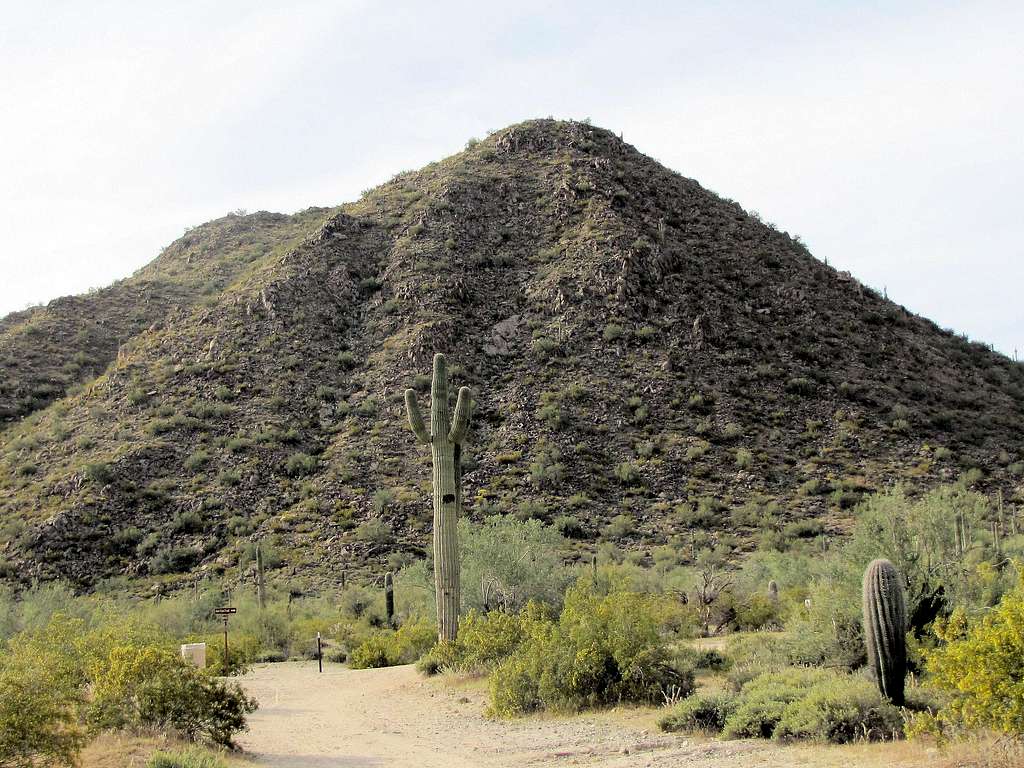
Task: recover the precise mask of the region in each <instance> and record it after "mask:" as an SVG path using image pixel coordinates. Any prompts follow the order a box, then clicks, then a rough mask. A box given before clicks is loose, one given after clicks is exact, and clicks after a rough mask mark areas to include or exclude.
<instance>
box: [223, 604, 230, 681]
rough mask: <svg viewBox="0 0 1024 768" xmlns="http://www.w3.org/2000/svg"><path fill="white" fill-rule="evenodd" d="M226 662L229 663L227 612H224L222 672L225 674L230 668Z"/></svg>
mask: <svg viewBox="0 0 1024 768" xmlns="http://www.w3.org/2000/svg"><path fill="white" fill-rule="evenodd" d="M228 664H229V659H228V617H227V614H225V615H224V674H225V675H226V674H227V673H228V670H229V669H230V667H229V666H228Z"/></svg>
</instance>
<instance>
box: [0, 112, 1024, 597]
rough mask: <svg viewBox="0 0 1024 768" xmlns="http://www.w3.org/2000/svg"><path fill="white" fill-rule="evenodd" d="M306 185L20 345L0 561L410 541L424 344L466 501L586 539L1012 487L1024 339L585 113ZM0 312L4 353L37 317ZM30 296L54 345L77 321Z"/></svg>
mask: <svg viewBox="0 0 1024 768" xmlns="http://www.w3.org/2000/svg"><path fill="white" fill-rule="evenodd" d="M316 215H321V216H322V218H321V221H322V223H321V224H320V225H319V226H317V227H315V230H314V231H313V232H312V233H311V234H310V235H309V236H308V237H305V238H304V239H303V238H301V237H300V234H301V232H302V231H303V226H307V225H310V224H311V223H312V222H313V221H314V220H315V218H316V217H315V215H314V214H313V213H309V214H307V215H306V217H305V218H304V219H302V222H303V223H302V225H301V226H300V225H299V224H298V223H297V222H296V221H295V219H294V217H291V218H289V217H284V218H286V219H288V221H287V223H285V222H283V221H282V222H280V229H279V230H274V229H273V227H272V226H269V227H260V226H259V223H258V221H261V220H262V219H259V220H258V221H253V218H254V217H239V220H238V221H231V222H228V223H227V224H224V223H223V222H224V221H225V220H221V223H220V224H218V223H217V222H215V223H213V224H211V225H208V226H210V227H217V226H228V227H232V226H235V227H243V228H244V227H245V226H248V225H250V224H251V225H252V226H254V227H257V228H258V229H259V230H260V231H261V232H262V233H263V234H262V235H261V243H262V245H261V250H260V251H259V253H260V255H259V256H258V257H254V258H245V259H242V258H239V259H238V260H237V266H238V267H239V268H238V269H235V270H233V271H231V270H226V271H225V272H224V274H223V275H222V276H221V277H220V278H219V279H218V280H217V281H214V282H211V280H210V279H209V278H206V277H203V276H200V275H198V274H195V272H194V267H193V266H192V265H191V264H189V262H188V261H187V255H186V254H187V253H188V250H189V249H188V247H187V245H186V244H185V243H184V240H185V239H183V240H182V241H178V243H176V244H174V245H172V246H171V247H170V248H169V249H168V250H167V251H166V252H165V253H164V255H163V256H162V257H161V259H160V260H158V261H157V262H154V264H153V265H152V267H153V268H156V267H157V266H158V265H159V269H155V270H154V275H159V274H163V275H166V274H173V273H174V272H177V273H178V274H179V275H181V276H189V279H190V280H192V283H194V284H195V285H196V286H202V287H200V288H198V289H190V290H191V293H190V294H189V295H191V296H193V299H192V300H191V301H185V300H181V301H174V302H171V303H172V304H173V307H172V308H171V309H170V310H169V313H168V310H167V307H166V304H167V302H163V303H161V302H160V301H155V300H147V299H146V298H145V297H143V298H141V299H140V298H139V297H138V295H136V294H131V293H122V294H119V297H120V298H118V300H117V302H114V304H115V305H116V306H115V307H114V309H113V310H112V312H113V313H114V315H115V316H116V317H118V318H120V319H121V320H122V321H124V323H125V325H124V330H125V331H126V332H125V335H124V336H122V337H119V340H120V352H119V353H118V352H117V350H118V346H117V344H116V343H113V345H112V344H111V342H110V340H109V338H107V342H105V343H106V346H105V347H104V349H105V350H106V352H105V355H106V357H105V358H104V357H102V356H100V357H97V360H98V361H99V362H100V364H102V363H103V362H104V361H106V362H107V363H108V364H107V365H106V367H105V368H104V370H103V371H102V373H100V374H99V375H97V376H95V377H91V378H90V376H91V369H85V368H83V369H81V370H79V371H76V372H75V376H77V377H81V379H80V380H83V385H82V386H81V387H79V388H76V389H74V390H72V391H70V392H68V393H67V394H66V396H64V397H62V398H61V399H58V400H55V401H54V402H52V403H50V404H49V405H47V399H48V398H54V397H59V396H60V395H61V394H62V393H64V392H65V391H66V388H67V383H68V380H70V379H68V378H61V377H59V376H57V375H56V374H55V373H54V372H55V371H58V370H63V369H62V368H59V367H58V366H56V364H52V365H51V364H47V365H45V366H44V365H42V364H39V365H37V366H36V367H35V368H34V369H33V370H34V371H35V372H37V374H38V377H37V378H38V383H36V384H35V385H34V386H42V385H43V384H46V383H49V382H51V381H52V382H53V385H52V386H53V390H52V391H51V392H50V393H49V394H47V395H46V396H45V397H35V396H33V397H32V399H31V401H25V400H24V398H21V399H17V398H16V400H17V402H18V403H22V405H16V406H11V405H8V406H7V407H8V411H9V412H12V413H14V414H15V415H20V414H24V413H28V412H31V413H30V415H27V416H24V415H20V417H19V418H18V419H17V420H16V421H15V422H13V423H11V424H10V426H8V428H7V429H6V430H4V431H3V432H0V456H2V459H0V462H2V463H0V467H2V476H0V526H2V527H0V557H2V558H4V559H5V560H6V561H7V562H8V566H7V569H6V570H7V571H8V573H9V574H10V575H12V576H14V577H17V578H22V579H27V578H35V577H38V578H44V579H45V578H55V577H62V578H69V579H71V580H73V581H75V582H76V583H78V584H81V585H82V586H89V585H92V584H95V583H96V582H97V580H99V579H105V578H115V577H119V578H124V577H129V578H143V579H150V578H154V577H155V578H159V579H162V580H168V581H183V580H188V579H191V578H195V574H201V573H205V572H209V571H215V572H221V571H224V570H228V571H229V572H234V569H235V567H236V566H237V565H240V564H241V565H244V564H245V562H246V553H247V548H248V547H249V542H251V541H252V540H253V539H255V538H257V537H273V539H274V541H275V542H276V548H277V549H278V550H279V552H280V553H281V554H282V556H283V560H284V564H286V565H287V566H289V567H290V572H291V573H292V574H293V575H292V578H293V579H294V580H296V581H298V582H302V583H307V584H311V585H314V586H315V585H322V584H324V583H327V582H331V581H334V580H337V579H338V578H339V574H340V572H341V571H342V570H359V569H365V568H370V567H378V566H379V564H381V563H382V562H384V561H385V560H386V559H388V557H389V556H390V557H391V558H392V559H394V558H395V557H401V556H405V557H418V556H422V554H423V553H424V545H425V544H426V542H427V537H428V535H429V525H430V509H429V503H430V502H429V494H428V493H427V492H426V491H427V488H428V487H429V457H428V456H427V455H426V454H425V453H424V452H423V451H421V450H420V447H419V446H417V445H416V444H415V442H414V441H413V440H412V439H411V437H410V435H409V434H408V431H407V429H406V427H405V424H404V416H403V415H402V406H401V393H402V390H403V389H404V387H406V386H409V385H412V386H415V387H417V388H418V389H420V390H421V391H425V390H426V388H427V386H428V384H429V381H428V377H427V374H428V372H429V365H430V358H431V356H432V354H433V353H434V352H435V351H443V352H446V353H447V354H448V355H449V358H450V360H451V362H452V364H453V368H454V371H453V380H454V383H455V384H463V383H465V384H469V385H470V386H472V387H473V388H474V391H475V399H476V402H477V405H476V410H475V424H474V428H473V435H472V445H471V446H470V449H469V455H468V457H467V459H466V471H465V474H464V477H465V482H466V484H467V486H466V494H465V498H466V499H467V513H468V514H470V515H471V516H473V517H477V518H478V517H481V516H483V515H486V514H490V513H494V512H510V513H515V514H517V515H520V516H524V517H525V516H532V517H541V518H543V519H548V520H557V522H558V524H559V525H560V527H562V528H563V530H565V531H566V532H567V533H569V534H571V535H572V536H574V537H576V538H577V539H578V540H579V546H580V548H581V549H590V548H592V547H593V546H595V544H596V542H597V541H599V540H614V541H616V542H617V543H618V544H620V545H621V546H625V547H627V548H632V549H635V550H637V551H638V552H639V553H640V554H641V556H643V553H645V552H649V547H650V546H651V545H652V544H660V543H663V542H665V541H675V542H685V541H691V540H695V539H698V538H700V539H702V540H713V541H715V540H721V541H725V540H729V541H732V542H733V543H735V544H737V545H738V546H739V547H740V548H741V549H742V548H743V547H744V546H746V544H747V543H749V542H751V541H752V537H753V536H754V535H755V534H756V532H757V531H758V530H759V529H760V528H763V527H768V528H781V527H782V526H783V525H785V524H786V523H789V522H792V521H799V520H812V521H821V523H820V525H823V526H824V528H825V531H826V532H839V531H841V530H842V526H843V523H844V519H845V517H846V515H847V512H846V510H848V509H849V507H850V506H851V505H852V504H854V503H855V502H856V501H857V500H858V499H859V498H860V497H861V495H862V494H864V493H866V492H868V491H870V490H872V489H875V488H878V487H880V486H883V485H885V484H888V483H891V482H895V481H907V482H911V483H916V484H920V485H930V484H934V483H937V482H940V481H945V480H950V479H954V478H956V477H957V476H959V475H960V474H961V473H962V472H963V471H965V470H967V469H971V468H978V469H981V470H982V473H981V474H980V475H979V473H974V474H973V476H972V480H975V481H977V482H978V483H979V484H980V485H981V487H983V488H986V489H994V488H996V487H1000V488H1003V489H1004V490H1005V491H1006V493H1007V497H1008V498H1010V499H1015V498H1018V497H1019V495H1020V493H1021V490H1020V488H1019V486H1018V483H1019V475H1020V471H1021V469H1024V464H1021V463H1020V461H1021V458H1022V457H1021V455H1020V450H1021V449H1020V446H1021V439H1022V437H1024V427H1022V424H1024V421H1022V416H1024V368H1022V367H1021V366H1019V365H1016V364H1014V363H1012V362H1010V361H1009V360H1007V359H1006V358H1004V357H1002V356H999V355H996V354H993V353H992V352H990V351H989V350H988V349H986V348H985V347H984V346H982V345H979V344H970V343H967V342H965V341H964V340H963V339H961V338H958V337H957V336H954V335H953V334H951V333H948V332H945V331H942V330H940V329H939V328H937V327H936V326H935V325H934V324H932V323H931V322H929V321H927V320H924V319H922V318H920V317H917V316H914V315H912V314H911V313H909V312H907V311H906V310H905V309H903V308H902V307H899V306H896V305H894V304H893V303H891V302H888V301H885V300H883V299H882V298H881V297H880V296H878V295H877V294H875V293H874V292H872V291H870V290H869V289H866V288H864V287H863V286H861V285H860V284H859V283H857V282H856V281H855V280H854V279H852V278H851V277H850V276H849V275H844V274H841V273H837V272H836V271H835V270H833V269H831V268H830V267H828V266H826V265H824V264H822V263H821V262H819V261H817V260H815V259H814V258H813V257H812V256H811V255H810V254H809V253H808V252H807V250H806V249H805V248H804V247H803V246H802V245H801V244H800V243H799V242H797V241H795V240H793V239H791V238H790V237H789V236H787V235H786V234H785V233H783V232H779V231H777V230H775V229H773V228H771V227H768V226H765V225H764V224H762V223H761V222H760V221H758V220H757V219H756V218H754V217H751V216H750V215H748V214H746V213H745V212H744V211H743V210H742V209H741V208H740V207H739V206H738V205H736V204H735V203H733V202H731V201H728V200H723V199H721V198H719V197H717V196H716V195H714V194H712V193H710V192H708V191H707V190H705V189H704V188H702V187H701V186H700V185H699V184H698V183H697V182H695V181H693V180H690V179H686V178H684V177H682V176H679V175H677V174H675V173H673V172H671V171H669V170H667V169H665V168H663V167H662V166H660V165H658V164H657V163H655V162H654V161H653V160H651V159H650V158H647V157H645V156H644V155H642V154H640V153H639V152H637V151H636V150H635V149H633V148H632V147H631V146H629V145H627V144H625V143H624V142H622V141H621V140H619V139H617V138H616V137H615V136H613V135H612V134H611V133H609V132H607V131H604V130H601V129H597V128H592V127H590V126H588V125H586V124H581V123H574V122H556V121H551V120H545V121H531V122H528V123H523V124H520V125H516V126H512V127H510V128H507V129H505V130H502V131H498V132H496V133H495V134H492V135H491V136H490V137H488V138H487V139H486V140H484V141H481V142H479V143H476V144H474V145H473V146H471V147H470V148H468V149H467V150H466V151H465V152H462V153H460V154H458V155H455V156H453V157H450V158H448V159H446V160H444V161H441V162H439V163H434V164H432V165H429V166H427V167H426V168H424V169H422V170H420V171H416V172H410V173H406V174H401V175H399V176H398V177H396V178H394V179H392V180H391V181H390V182H388V183H386V184H384V185H382V186H381V187H378V188H376V189H374V190H371V191H370V192H368V193H367V194H366V195H365V196H364V197H363V198H362V199H361V200H359V201H358V202H355V203H352V204H348V205H345V206H342V207H341V208H340V209H334V210H332V211H330V212H326V211H320V212H318V213H317V214H316ZM265 216H268V215H267V214H258V215H257V217H265ZM299 218H302V217H301V216H300V217H299ZM275 221H277V220H275ZM187 237H188V236H186V238H187ZM247 247H251V246H247ZM231 262H232V264H235V260H233V259H232V260H231ZM147 269H149V268H147ZM228 272H230V274H228ZM193 277H194V279H193ZM154 279H155V278H154ZM111 290H113V289H111ZM132 290H138V289H136V288H132ZM196 294H198V295H199V296H201V299H197V298H195V295H196ZM85 300H88V299H85ZM62 301H65V302H67V301H69V300H62ZM73 301H82V300H73ZM122 301H123V302H127V306H126V307H125V308H120V305H119V304H118V302H122ZM53 306H54V305H53V304H51V305H50V308H47V309H46V310H37V311H36V312H37V313H38V312H45V313H50V314H51V315H52V316H54V317H58V318H59V315H57V314H56V313H55V312H54V310H53ZM129 307H130V309H128V308H129ZM154 315H160V316H161V317H162V318H163V320H162V321H161V322H154V321H153V320H151V319H150V318H151V317H153V316H154ZM127 318H136V319H135V320H132V321H131V322H128V320H127ZM3 322H4V325H0V329H6V330H0V359H3V358H6V359H7V360H8V361H10V360H11V359H16V358H17V357H18V355H20V354H22V351H21V350H22V348H20V347H18V346H17V345H16V343H15V342H13V341H11V340H10V338H9V337H10V336H12V330H11V328H12V327H13V328H14V329H17V328H19V327H21V325H23V324H24V323H26V322H32V319H31V317H30V318H15V319H14V321H13V322H12V321H11V320H10V319H8V320H6V321H3ZM132 323H134V324H132ZM39 327H40V328H42V330H41V331H36V332H35V336H36V337H37V338H38V339H39V340H40V341H39V342H38V343H37V344H36V348H37V349H40V350H42V349H46V348H48V347H52V348H53V349H54V352H53V357H54V359H57V360H64V359H66V358H68V357H69V356H70V358H74V355H75V354H76V353H77V352H78V351H79V348H77V347H75V345H74V344H73V343H72V344H69V343H68V341H67V340H68V339H69V338H72V335H71V334H72V331H73V329H74V326H73V325H72V324H69V323H67V322H65V321H62V320H59V319H58V320H53V321H52V322H50V324H49V325H47V324H45V323H40V324H39ZM119 330H121V329H119ZM70 378H72V379H73V378H74V377H70ZM8 381H10V379H8ZM4 386H5V387H6V389H5V391H7V392H11V391H12V390H11V385H10V384H5V385H4ZM19 397H21V396H19ZM12 409H13V410H12ZM612 521H614V524H612V525H609V523H610V522H612ZM818 525H819V524H817V523H815V524H812V525H809V526H808V530H810V531H812V532H817V530H818V528H817V527H816V526H818ZM733 537H736V538H735V539H733ZM395 553H404V555H396V554H395ZM197 569H198V570H197Z"/></svg>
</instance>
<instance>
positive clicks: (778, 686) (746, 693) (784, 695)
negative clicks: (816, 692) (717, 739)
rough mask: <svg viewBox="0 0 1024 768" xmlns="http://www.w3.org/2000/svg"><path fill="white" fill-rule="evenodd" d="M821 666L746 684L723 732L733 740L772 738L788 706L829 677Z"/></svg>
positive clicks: (774, 674) (765, 675)
mask: <svg viewBox="0 0 1024 768" xmlns="http://www.w3.org/2000/svg"><path fill="white" fill-rule="evenodd" d="M828 676H829V673H828V672H825V671H824V670H820V669H802V668H794V669H787V670H785V671H783V672H768V673H765V674H762V675H758V676H757V677H755V678H754V679H753V680H751V681H750V682H748V683H746V684H745V685H744V686H743V689H742V690H741V691H740V695H739V700H738V701H737V705H736V709H735V711H733V713H732V714H731V715H729V717H728V718H727V719H726V721H725V727H724V728H723V733H724V734H725V735H726V736H728V737H729V738H733V739H749V738H762V739H768V738H771V736H772V734H773V733H774V732H775V727H776V726H777V725H778V724H779V721H780V720H781V719H782V716H783V714H784V713H785V711H786V707H787V706H789V704H791V703H792V702H794V701H796V700H797V699H800V698H802V697H803V696H804V695H806V694H807V692H808V691H809V690H810V689H811V688H813V687H814V685H816V684H817V683H820V682H822V681H823V680H826V679H828Z"/></svg>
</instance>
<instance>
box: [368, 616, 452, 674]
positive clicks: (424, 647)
mask: <svg viewBox="0 0 1024 768" xmlns="http://www.w3.org/2000/svg"><path fill="white" fill-rule="evenodd" d="M436 639H437V630H436V628H435V627H434V626H433V625H432V624H430V623H429V622H427V621H425V620H422V619H416V620H413V621H410V622H408V623H406V624H403V625H402V626H401V627H399V628H398V630H397V631H394V632H392V631H390V630H385V631H381V632H377V633H375V634H373V635H371V636H370V637H369V638H367V639H366V640H365V641H363V643H362V644H360V645H359V646H358V647H357V648H356V649H355V650H354V651H352V655H351V656H350V657H349V660H348V661H349V666H350V667H352V668H353V669H372V668H376V667H394V666H396V665H398V664H412V663H413V662H414V661H416V660H417V659H419V658H420V657H421V656H422V655H423V654H425V653H426V652H427V651H429V650H430V648H431V646H433V644H434V641H435V640H436Z"/></svg>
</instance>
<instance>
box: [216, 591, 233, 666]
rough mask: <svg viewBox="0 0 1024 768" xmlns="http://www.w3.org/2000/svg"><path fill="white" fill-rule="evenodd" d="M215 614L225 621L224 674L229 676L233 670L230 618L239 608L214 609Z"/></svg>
mask: <svg viewBox="0 0 1024 768" xmlns="http://www.w3.org/2000/svg"><path fill="white" fill-rule="evenodd" d="M213 612H214V613H215V614H217V615H218V616H220V617H221V618H222V619H224V665H223V666H224V670H223V671H224V674H225V675H226V674H228V670H229V669H230V668H231V667H230V664H229V659H230V652H229V651H228V617H229V616H230V615H231V614H233V613H238V609H237V608H229V607H227V606H225V607H223V608H214V609H213Z"/></svg>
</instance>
